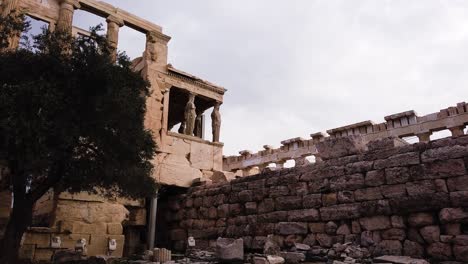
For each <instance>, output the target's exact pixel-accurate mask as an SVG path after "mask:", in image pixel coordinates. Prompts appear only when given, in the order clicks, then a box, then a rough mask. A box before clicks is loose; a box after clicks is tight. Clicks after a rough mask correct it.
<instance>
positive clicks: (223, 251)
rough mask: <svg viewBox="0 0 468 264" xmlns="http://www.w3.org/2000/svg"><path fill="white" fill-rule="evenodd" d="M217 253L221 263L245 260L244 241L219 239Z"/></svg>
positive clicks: (240, 239)
mask: <svg viewBox="0 0 468 264" xmlns="http://www.w3.org/2000/svg"><path fill="white" fill-rule="evenodd" d="M216 253H217V255H218V258H219V260H220V261H221V262H227V263H230V262H236V261H243V260H244V241H243V240H242V238H239V239H233V238H221V237H220V238H218V240H216Z"/></svg>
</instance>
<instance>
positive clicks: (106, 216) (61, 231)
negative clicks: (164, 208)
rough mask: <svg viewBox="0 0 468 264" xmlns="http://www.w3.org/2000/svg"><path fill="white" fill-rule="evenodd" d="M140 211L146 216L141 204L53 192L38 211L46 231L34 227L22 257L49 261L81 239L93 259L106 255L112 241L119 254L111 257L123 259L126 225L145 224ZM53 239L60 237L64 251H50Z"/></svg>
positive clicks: (36, 215) (25, 241)
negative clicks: (56, 253)
mask: <svg viewBox="0 0 468 264" xmlns="http://www.w3.org/2000/svg"><path fill="white" fill-rule="evenodd" d="M129 209H130V210H129ZM140 211H143V212H145V208H144V203H142V202H140V201H129V200H123V199H120V200H117V201H108V200H106V199H105V198H102V197H100V196H98V195H91V194H87V193H78V194H74V195H72V194H69V193H62V194H60V195H58V196H57V195H54V194H53V192H52V191H51V192H49V193H48V194H47V195H45V196H44V197H43V198H42V199H41V201H39V202H38V204H36V207H35V221H36V223H39V224H42V226H44V227H32V228H30V229H29V230H28V231H27V232H26V233H25V235H24V238H23V245H22V247H21V251H20V257H21V258H22V259H30V260H35V261H47V260H50V259H51V257H52V255H53V253H54V252H55V251H57V250H63V249H74V247H75V243H76V241H77V240H78V239H81V238H84V239H86V242H87V244H88V247H87V248H88V249H87V253H88V255H90V256H96V255H105V254H106V253H107V251H108V241H109V239H115V240H116V242H117V250H115V251H114V252H112V254H111V256H122V254H123V249H124V244H125V243H124V242H125V236H124V233H123V229H124V224H125V225H129V226H137V225H145V224H146V214H144V213H143V214H142V215H138V212H140ZM53 237H60V239H61V241H62V245H61V248H59V249H57V248H52V247H51V239H52V238H53Z"/></svg>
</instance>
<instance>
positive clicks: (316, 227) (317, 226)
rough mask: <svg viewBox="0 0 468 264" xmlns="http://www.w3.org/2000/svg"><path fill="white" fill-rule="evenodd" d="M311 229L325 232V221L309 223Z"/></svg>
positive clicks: (315, 231)
mask: <svg viewBox="0 0 468 264" xmlns="http://www.w3.org/2000/svg"><path fill="white" fill-rule="evenodd" d="M309 230H310V232H312V233H325V223H323V222H318V223H309Z"/></svg>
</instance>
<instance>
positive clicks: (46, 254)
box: [34, 248, 54, 261]
mask: <svg viewBox="0 0 468 264" xmlns="http://www.w3.org/2000/svg"><path fill="white" fill-rule="evenodd" d="M53 254H54V251H53V250H52V249H46V248H36V250H35V252H34V261H50V260H51V259H52V255H53Z"/></svg>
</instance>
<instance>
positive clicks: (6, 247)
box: [0, 195, 33, 264]
mask: <svg viewBox="0 0 468 264" xmlns="http://www.w3.org/2000/svg"><path fill="white" fill-rule="evenodd" d="M32 209H33V203H32V202H30V201H28V200H26V199H25V197H24V195H23V197H17V196H14V202H13V212H12V213H11V215H10V219H9V221H8V225H7V227H6V230H5V235H4V237H3V239H2V240H1V241H0V252H1V254H0V263H2V264H15V263H17V260H18V254H19V249H20V247H21V238H22V237H23V234H24V232H25V231H26V229H27V228H28V227H29V226H30V225H31V223H32Z"/></svg>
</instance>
